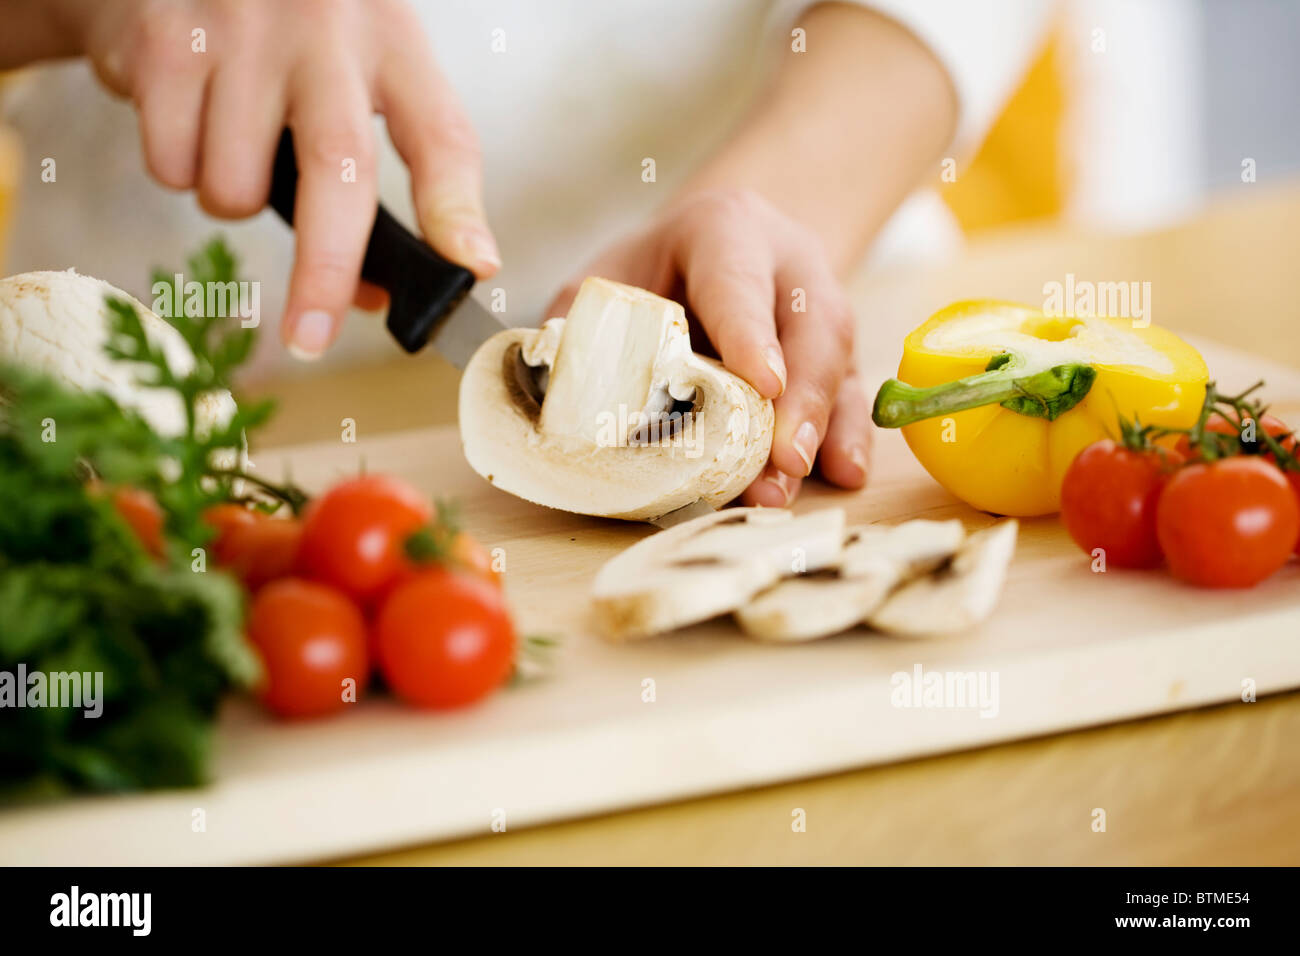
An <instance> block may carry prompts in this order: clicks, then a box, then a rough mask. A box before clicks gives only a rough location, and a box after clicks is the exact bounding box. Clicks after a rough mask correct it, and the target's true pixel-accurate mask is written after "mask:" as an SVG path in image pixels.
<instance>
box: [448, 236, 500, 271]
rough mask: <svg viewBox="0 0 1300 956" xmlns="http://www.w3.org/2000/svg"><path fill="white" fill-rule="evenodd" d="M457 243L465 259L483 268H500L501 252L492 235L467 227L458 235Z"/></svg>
mask: <svg viewBox="0 0 1300 956" xmlns="http://www.w3.org/2000/svg"><path fill="white" fill-rule="evenodd" d="M456 242H457V245H459V246H460V249H461V254H462V255H463V256H464V257H465V261H467V262H472V263H474V265H476V266H479V267H480V268H483V269H500V268H501V253H500V252H498V251H497V244H496V242H494V241H493V239H492V237H491V236H489V235H488V234H487V233H485V232H480V231H479V230H477V229H466V230H465V231H463V232H461V233H460V235H459V236H458V237H457V240H456Z"/></svg>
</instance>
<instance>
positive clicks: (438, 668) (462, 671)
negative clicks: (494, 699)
mask: <svg viewBox="0 0 1300 956" xmlns="http://www.w3.org/2000/svg"><path fill="white" fill-rule="evenodd" d="M375 634H376V639H377V644H378V648H379V667H380V671H381V673H382V674H383V675H384V681H385V682H386V683H387V684H388V686H389V687H390V688H392V690H393V692H394V693H395V694H397V695H398V696H399V697H401V698H403V699H404V700H407V701H409V702H411V703H413V704H416V705H418V706H420V707H460V706H463V705H465V704H469V703H472V702H474V701H476V700H479V699H480V698H482V697H485V696H486V695H487V694H488V693H490V692H491V691H492V690H493V689H494V688H496V687H498V686H500V685H501V683H502V682H504V681H505V680H506V678H507V677H509V676H510V672H511V669H512V668H513V666H514V651H515V631H514V625H512V624H511V622H510V615H509V613H508V612H507V609H506V605H505V599H504V597H502V594H501V590H500V589H499V588H498V587H496V586H495V585H493V584H489V583H488V582H487V581H485V580H483V579H482V578H479V577H475V576H472V575H469V574H466V573H464V572H461V571H453V570H448V569H446V568H441V567H434V568H428V569H425V570H422V571H420V572H419V573H418V574H416V575H415V576H414V577H412V578H411V579H410V580H408V581H406V582H404V583H402V584H400V585H399V586H398V587H397V588H395V589H394V590H393V592H392V593H391V594H390V595H389V596H388V598H387V599H386V600H385V601H384V604H383V607H381V608H380V610H379V617H378V618H377V620H376V621H375Z"/></svg>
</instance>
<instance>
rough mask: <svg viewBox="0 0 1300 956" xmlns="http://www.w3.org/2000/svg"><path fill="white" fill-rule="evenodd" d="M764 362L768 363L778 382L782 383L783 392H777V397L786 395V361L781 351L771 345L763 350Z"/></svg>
mask: <svg viewBox="0 0 1300 956" xmlns="http://www.w3.org/2000/svg"><path fill="white" fill-rule="evenodd" d="M763 360H764V361H765V362H767V367H768V368H769V369H771V370H772V374H773V375H775V376H776V380H777V381H778V382H780V383H781V390H780V391H779V392H777V393H776V394H777V397H778V398H779V397H780V396H781V395H783V394H785V359H784V358H783V357H782V356H781V350H780V349H779V348H777V347H776V346H775V345H769V346H768V347H767V348H765V349H763Z"/></svg>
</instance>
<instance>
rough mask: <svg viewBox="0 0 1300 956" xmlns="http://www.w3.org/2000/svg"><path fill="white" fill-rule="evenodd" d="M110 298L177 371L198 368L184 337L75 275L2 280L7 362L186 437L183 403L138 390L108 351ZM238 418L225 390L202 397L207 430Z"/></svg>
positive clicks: (0, 355) (0, 337)
mask: <svg viewBox="0 0 1300 956" xmlns="http://www.w3.org/2000/svg"><path fill="white" fill-rule="evenodd" d="M106 296H116V297H118V298H122V299H125V300H126V301H128V302H130V303H131V304H132V305H134V306H135V309H136V312H137V313H139V315H140V321H141V323H142V324H143V325H144V330H145V334H146V335H148V336H149V339H150V340H151V341H152V342H154V343H155V344H156V345H158V347H159V348H161V349H162V350H163V353H164V354H165V355H166V356H167V360H168V361H169V362H170V363H171V365H172V367H173V368H174V369H175V370H176V371H177V372H179V373H184V372H187V371H188V370H189V369H191V368H193V366H194V356H193V354H192V353H191V352H190V349H189V346H188V345H186V343H185V340H184V339H183V338H181V335H180V333H179V332H177V331H176V330H175V329H174V328H172V327H171V326H170V325H168V324H167V323H166V322H164V321H163V320H162V319H160V318H159V317H158V316H156V315H154V314H153V313H152V312H151V311H149V310H148V309H147V308H145V307H144V306H143V305H142V304H140V302H138V301H137V300H136V299H134V298H133V297H131V296H130V295H127V293H125V292H123V291H122V290H121V289H118V288H116V287H114V286H112V285H110V284H109V283H107V282H105V281H104V280H102V279H96V278H93V277H92V276H83V275H78V274H77V273H76V272H74V271H73V270H71V269H69V270H67V271H66V272H26V273H23V274H21V275H15V276H10V277H9V278H7V279H0V361H8V362H13V363H15V364H18V365H23V366H26V367H27V368H31V369H35V370H37V371H40V372H44V373H45V374H47V375H49V376H50V377H51V378H53V379H54V380H56V381H58V382H60V383H61V384H63V385H67V386H70V387H72V388H75V389H78V390H79V391H83V392H104V393H106V394H108V395H109V396H111V397H112V398H113V399H114V400H115V401H116V402H117V403H118V404H119V405H122V406H123V407H125V408H131V409H134V410H135V411H137V412H139V413H140V415H141V416H143V417H144V419H145V420H146V421H147V422H148V423H149V424H150V425H151V426H152V427H153V428H154V430H155V431H157V432H158V433H159V434H162V435H168V436H172V435H177V434H180V433H181V432H183V431H184V429H185V410H184V407H183V406H182V404H181V399H180V396H179V395H177V394H176V393H175V392H172V391H169V390H167V389H159V388H148V387H146V386H143V385H141V384H139V382H138V381H136V378H135V375H136V369H134V368H132V366H131V365H130V363H127V362H117V361H114V360H113V359H112V358H110V357H109V355H108V354H107V353H106V352H105V351H104V344H105V342H106V341H107V340H108V329H109V317H108V307H107V306H106V304H105V301H104V300H105V297H106ZM234 413H235V401H234V399H233V398H232V397H231V395H230V393H229V392H227V391H225V390H222V391H220V392H210V393H208V394H206V395H202V396H200V397H199V402H198V426H199V428H200V430H203V429H205V428H211V427H212V426H213V425H215V424H218V423H223V422H227V421H229V420H230V418H231V416H232V415H234Z"/></svg>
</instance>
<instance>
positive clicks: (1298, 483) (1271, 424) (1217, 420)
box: [1175, 412, 1300, 554]
mask: <svg viewBox="0 0 1300 956" xmlns="http://www.w3.org/2000/svg"><path fill="white" fill-rule="evenodd" d="M1205 427H1206V430H1208V431H1212V432H1219V433H1220V434H1224V435H1234V434H1239V432H1238V431H1237V428H1236V426H1235V425H1233V424H1232V422H1230V421H1229V420H1228V419H1226V418H1224V417H1223V416H1222V415H1220V414H1219V413H1218V412H1215V413H1214V414H1213V415H1211V416H1210V418H1209V420H1208V421H1206V423H1205ZM1260 429H1262V430H1263V431H1264V432H1266V433H1267V434H1269V435H1272V436H1273V437H1274V438H1280V440H1281V445H1282V447H1283V448H1285V449H1286V450H1287V451H1289V452H1291V454H1293V455H1294V454H1296V451H1297V448H1298V447H1300V446H1297V443H1296V438H1295V435H1293V434H1292V433H1291V427H1290V426H1289V425H1287V423H1286V422H1284V421H1282V420H1281V419H1280V418H1276V417H1275V416H1273V415H1265V416H1263V417H1262V418H1261V419H1260V420H1259V422H1258V423H1257V425H1256V434H1258V433H1259V430H1260ZM1282 436H1286V437H1284V438H1283V437H1282ZM1175 447H1176V448H1178V449H1179V450H1180V451H1182V452H1183V454H1184V455H1185V456H1186V457H1193V456H1191V455H1190V454H1188V441H1187V436H1186V435H1180V436H1179V437H1178V444H1177V445H1176V446H1175ZM1242 447H1243V448H1245V449H1247V450H1248V451H1250V450H1252V449H1250V446H1248V445H1246V444H1245V443H1243V445H1242ZM1262 457H1263V458H1264V460H1265V461H1271V462H1276V458H1275V457H1274V456H1273V454H1272V453H1271V452H1267V451H1266V452H1264V453H1263V455H1262ZM1283 474H1285V475H1286V479H1287V481H1289V482H1290V483H1291V487H1292V489H1294V491H1295V494H1296V501H1297V502H1298V503H1300V471H1286V472H1283ZM1294 551H1295V553H1296V554H1300V536H1297V537H1296V542H1295V548H1294Z"/></svg>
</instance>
